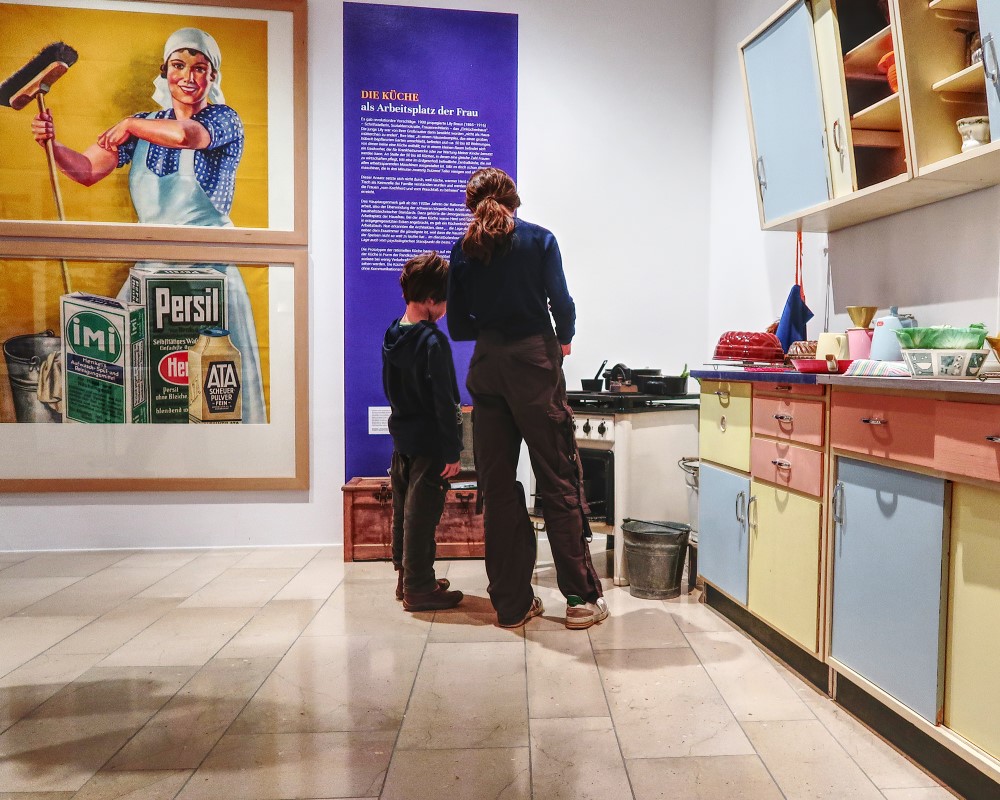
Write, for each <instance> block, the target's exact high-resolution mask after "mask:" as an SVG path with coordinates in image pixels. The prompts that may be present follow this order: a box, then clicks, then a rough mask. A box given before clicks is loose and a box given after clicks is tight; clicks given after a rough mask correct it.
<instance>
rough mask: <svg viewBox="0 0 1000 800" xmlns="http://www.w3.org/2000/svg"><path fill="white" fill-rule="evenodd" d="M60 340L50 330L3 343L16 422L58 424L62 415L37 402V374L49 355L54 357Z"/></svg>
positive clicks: (59, 345) (39, 401) (14, 337)
mask: <svg viewBox="0 0 1000 800" xmlns="http://www.w3.org/2000/svg"><path fill="white" fill-rule="evenodd" d="M61 344H62V343H61V340H60V339H59V337H58V336H55V335H53V332H52V331H51V330H48V331H42V332H41V333H26V334H24V335H22V336H13V337H11V338H10V339H8V340H7V341H5V342H4V343H3V357H4V360H5V361H6V362H7V377H8V378H9V379H10V391H11V395H12V396H13V398H14V417H15V418H16V419H17V421H18V422H62V415H61V414H59V413H58V412H57V411H55V409H53V408H52V407H50V406H47V405H46V404H45V403H43V402H42V401H41V400H39V399H38V373H39V370H40V369H41V366H42V362H44V361H45V359H46V357H48V355H49V354H50V353H58V352H59V351H60V349H61Z"/></svg>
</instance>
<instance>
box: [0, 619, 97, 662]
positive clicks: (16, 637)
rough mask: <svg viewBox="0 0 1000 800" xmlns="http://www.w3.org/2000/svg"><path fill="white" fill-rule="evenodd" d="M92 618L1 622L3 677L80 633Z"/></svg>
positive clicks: (4, 620)
mask: <svg viewBox="0 0 1000 800" xmlns="http://www.w3.org/2000/svg"><path fill="white" fill-rule="evenodd" d="M93 619H94V617H92V616H66V617H47V618H38V619H36V618H33V617H5V618H3V619H0V642H3V646H2V647H0V677H2V676H4V675H6V674H7V673H8V672H10V671H11V670H14V669H17V668H18V667H20V666H21V665H22V664H26V663H27V662H29V661H31V659H33V658H34V657H35V656H37V655H39V654H41V653H44V652H45V651H46V650H48V649H49V648H50V647H52V645H54V644H56V643H57V642H60V641H62V640H63V639H65V638H66V637H67V636H69V635H71V634H73V633H75V632H76V631H78V630H80V628H82V627H83V626H84V625H86V624H88V623H89V622H91V621H92V620H93Z"/></svg>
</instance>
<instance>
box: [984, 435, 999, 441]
mask: <svg viewBox="0 0 1000 800" xmlns="http://www.w3.org/2000/svg"><path fill="white" fill-rule="evenodd" d="M986 441H987V442H1000V436H987V437H986Z"/></svg>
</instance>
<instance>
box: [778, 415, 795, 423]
mask: <svg viewBox="0 0 1000 800" xmlns="http://www.w3.org/2000/svg"><path fill="white" fill-rule="evenodd" d="M774 418H775V419H776V420H778V422H791V421H792V415H791V414H775V415H774Z"/></svg>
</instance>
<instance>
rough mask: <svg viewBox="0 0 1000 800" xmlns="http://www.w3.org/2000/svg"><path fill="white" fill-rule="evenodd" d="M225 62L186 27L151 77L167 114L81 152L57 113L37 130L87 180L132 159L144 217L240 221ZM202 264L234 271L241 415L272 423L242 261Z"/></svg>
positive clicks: (239, 134)
mask: <svg viewBox="0 0 1000 800" xmlns="http://www.w3.org/2000/svg"><path fill="white" fill-rule="evenodd" d="M221 65H222V53H221V51H220V50H219V45H218V44H217V43H216V41H215V39H214V38H212V36H211V35H210V34H208V33H206V32H205V31H202V30H199V29H198V28H182V29H180V30H179V31H176V32H175V33H173V34H172V35H171V36H170V37H169V38H168V39H167V42H166V44H165V45H164V48H163V63H162V64H161V66H160V74H159V76H158V77H157V78H156V79H155V80H154V81H153V85H154V86H155V91H154V92H153V99H154V100H155V101H156V102H157V103H158V104H159V105H160V107H161V110H159V111H151V112H140V113H138V114H135V115H134V116H131V117H126V118H125V119H123V120H122V121H121V122H119V123H117V124H116V125H113V126H112V127H110V128H108V130H106V131H104V133H102V134H101V135H100V136H98V137H97V142H96V143H95V144H92V145H91V146H90V147H88V148H87V149H86V150H84V151H83V152H82V153H81V152H78V151H76V150H74V149H72V148H71V147H68V146H67V145H65V144H63V143H62V142H59V141H58V140H57V139H56V131H55V123H54V121H53V119H52V114H51V112H46V113H45V114H37V115H36V116H35V118H34V119H33V120H32V123H31V131H32V134H33V135H34V137H35V141H37V142H38V143H39V144H40V145H42V146H44V145H45V142H46V141H47V140H52V142H53V146H54V150H55V160H56V164H57V166H58V167H59V170H60V172H62V173H63V174H64V175H66V176H67V177H68V178H70V179H71V180H74V181H76V182H77V183H80V184H82V185H84V186H93V185H94V184H95V183H97V182H98V181H100V180H103V179H104V178H106V177H107V176H108V175H110V174H111V173H112V172H113V171H114V170H115V169H116V168H118V167H123V166H125V165H126V164H130V165H131V166H130V168H129V193H130V195H131V198H132V205H133V206H134V207H135V212H136V215H137V216H138V218H139V222H141V223H147V224H162V225H203V226H210V227H232V225H233V223H232V221H231V220H230V219H229V211H230V209H231V208H232V205H233V194H234V191H235V189H236V168H237V166H239V163H240V159H241V158H242V157H243V144H244V133H243V123H242V121H241V120H240V117H239V114H237V113H236V111H235V110H233V109H232V108H230V107H229V106H227V105H226V104H225V97H224V95H223V94H222V71H221ZM164 266H168V265H164ZM169 266H177V265H176V264H172V265H169ZM198 266H210V267H213V268H215V269H217V270H219V271H220V272H225V273H226V277H227V283H228V294H229V302H228V307H227V317H228V321H227V325H228V327H229V331H230V335H231V339H232V342H233V344H234V345H235V346H236V348H237V349H238V350H239V351H240V352H241V353H242V355H243V373H244V374H243V378H244V383H243V421H244V422H249V423H262V422H266V421H267V418H266V413H265V409H264V390H263V383H262V380H261V374H260V354H259V352H258V348H257V334H256V329H255V326H254V321H253V312H252V310H251V307H250V301H249V298H248V296H247V291H246V286H245V285H244V283H243V279H242V277H241V276H240V273H239V270H238V269H237V268H236V267H235V266H227V265H225V264H199V265H198ZM124 292H125V289H123V290H122V293H120V294H119V297H120V298H122V297H124Z"/></svg>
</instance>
